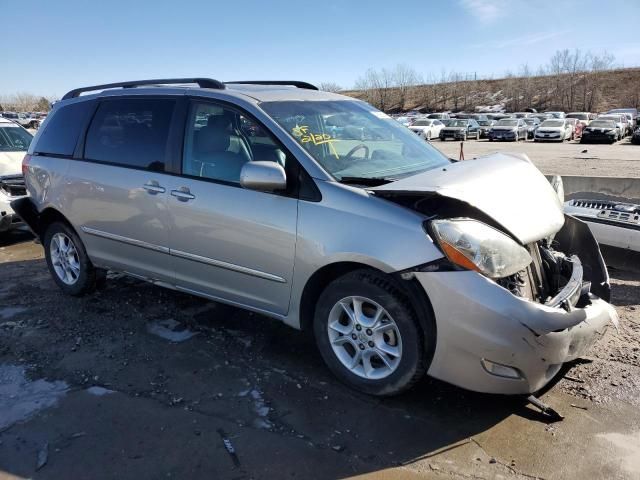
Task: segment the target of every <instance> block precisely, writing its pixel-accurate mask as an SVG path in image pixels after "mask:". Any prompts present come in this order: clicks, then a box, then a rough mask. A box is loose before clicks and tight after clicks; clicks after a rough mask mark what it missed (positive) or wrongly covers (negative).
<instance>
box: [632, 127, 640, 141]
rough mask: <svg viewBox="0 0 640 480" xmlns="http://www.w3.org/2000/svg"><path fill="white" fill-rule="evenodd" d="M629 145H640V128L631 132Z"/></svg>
mask: <svg viewBox="0 0 640 480" xmlns="http://www.w3.org/2000/svg"><path fill="white" fill-rule="evenodd" d="M631 143H633V144H634V145H640V127H638V128H636V131H635V132H633V136H632V137H631Z"/></svg>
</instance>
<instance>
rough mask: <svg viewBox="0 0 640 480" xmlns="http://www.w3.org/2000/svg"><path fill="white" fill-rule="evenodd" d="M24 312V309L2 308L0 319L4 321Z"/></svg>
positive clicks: (0, 309)
mask: <svg viewBox="0 0 640 480" xmlns="http://www.w3.org/2000/svg"><path fill="white" fill-rule="evenodd" d="M26 311H27V309H26V308H25V307H3V308H0V318H1V319H2V320H6V319H8V318H12V317H15V316H16V315H18V314H20V313H22V312H26Z"/></svg>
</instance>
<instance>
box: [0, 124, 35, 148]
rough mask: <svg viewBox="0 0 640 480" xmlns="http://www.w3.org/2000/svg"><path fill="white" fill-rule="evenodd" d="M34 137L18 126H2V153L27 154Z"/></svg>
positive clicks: (0, 131) (0, 136) (0, 139)
mask: <svg viewBox="0 0 640 480" xmlns="http://www.w3.org/2000/svg"><path fill="white" fill-rule="evenodd" d="M31 140H33V136H32V135H31V134H30V133H29V132H27V131H26V130H24V129H23V128H20V127H18V126H14V125H8V126H4V125H0V152H26V151H27V150H28V148H29V145H30V144H31Z"/></svg>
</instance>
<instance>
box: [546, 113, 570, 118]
mask: <svg viewBox="0 0 640 480" xmlns="http://www.w3.org/2000/svg"><path fill="white" fill-rule="evenodd" d="M544 113H546V114H549V115H551V116H552V117H553V118H564V117H565V113H564V112H544Z"/></svg>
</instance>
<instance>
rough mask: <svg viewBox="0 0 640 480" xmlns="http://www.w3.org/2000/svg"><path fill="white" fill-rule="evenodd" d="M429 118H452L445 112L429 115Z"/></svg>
mask: <svg viewBox="0 0 640 480" xmlns="http://www.w3.org/2000/svg"><path fill="white" fill-rule="evenodd" d="M427 118H433V119H435V120H445V119H448V118H451V116H450V115H449V114H448V113H445V112H436V113H430V114H429V115H427Z"/></svg>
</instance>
